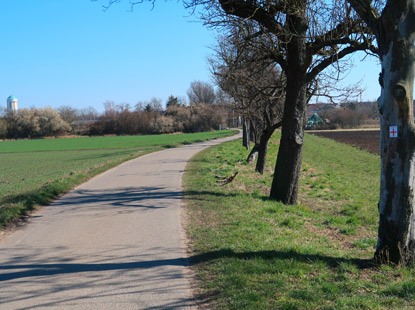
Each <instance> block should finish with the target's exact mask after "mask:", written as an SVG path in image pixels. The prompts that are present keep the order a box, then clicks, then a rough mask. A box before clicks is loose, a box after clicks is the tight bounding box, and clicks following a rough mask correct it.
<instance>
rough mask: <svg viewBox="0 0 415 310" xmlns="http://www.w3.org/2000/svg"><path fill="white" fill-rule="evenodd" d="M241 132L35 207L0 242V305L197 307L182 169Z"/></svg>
mask: <svg viewBox="0 0 415 310" xmlns="http://www.w3.org/2000/svg"><path fill="white" fill-rule="evenodd" d="M238 137H239V135H237V136H232V137H228V138H223V139H218V140H212V141H207V142H202V143H198V144H192V145H187V146H183V147H179V148H174V149H168V150H164V151H159V152H156V153H152V154H148V155H145V156H142V157H139V158H137V159H133V160H131V161H128V162H126V163H124V164H122V165H120V166H118V167H116V168H113V169H111V170H109V171H107V172H105V173H103V174H101V175H99V176H97V177H95V178H93V179H91V180H90V181H88V182H87V183H84V184H83V185H81V186H79V187H77V188H75V189H74V190H73V191H71V192H69V193H68V194H66V195H64V196H63V197H62V198H60V199H58V200H56V201H55V202H54V203H52V204H51V205H50V206H48V207H45V208H42V209H41V210H40V211H38V212H36V213H35V214H34V215H33V216H32V217H31V218H30V219H29V223H28V224H27V225H24V226H23V227H22V228H21V229H19V230H17V231H15V232H14V233H12V234H10V235H8V236H6V237H3V238H2V240H1V241H0V309H2V310H8V309H13V310H17V309H71V310H72V309H97V310H104V309H108V310H109V309H111V310H114V309H123V310H124V309H146V310H154V309H193V306H192V292H191V289H190V283H189V280H190V279H189V276H188V273H186V266H187V259H186V250H185V245H184V240H183V234H182V227H181V219H180V207H181V205H182V187H181V179H182V175H183V171H184V169H185V166H186V164H187V162H188V160H189V159H190V158H191V157H192V156H193V155H194V154H196V153H197V152H199V151H200V150H202V149H204V148H207V147H209V146H212V145H216V144H219V143H221V142H225V141H229V140H232V139H236V138H238Z"/></svg>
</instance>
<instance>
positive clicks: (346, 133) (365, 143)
mask: <svg viewBox="0 0 415 310" xmlns="http://www.w3.org/2000/svg"><path fill="white" fill-rule="evenodd" d="M307 133H309V134H311V135H315V136H319V137H323V138H328V139H333V140H335V141H337V142H341V143H346V144H351V145H353V146H355V147H357V148H360V149H362V150H366V151H368V152H370V153H374V154H378V155H380V150H379V141H380V131H379V130H331V131H328V130H325V131H317V130H316V131H311V132H307Z"/></svg>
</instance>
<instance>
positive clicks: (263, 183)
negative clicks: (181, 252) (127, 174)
mask: <svg viewBox="0 0 415 310" xmlns="http://www.w3.org/2000/svg"><path fill="white" fill-rule="evenodd" d="M278 139H279V136H278V133H277V134H276V135H274V136H273V139H272V142H271V144H270V154H269V157H268V158H269V161H268V165H267V169H266V171H265V173H264V175H263V176H260V175H258V174H256V173H255V172H254V168H253V167H252V166H250V165H248V164H247V163H246V162H245V160H244V159H245V157H246V155H247V151H246V150H244V149H243V148H242V147H241V146H240V141H234V142H230V143H227V144H224V145H220V146H218V147H214V148H212V149H209V150H206V151H203V152H201V153H199V154H198V155H197V156H196V157H195V158H194V159H193V161H192V162H191V163H190V164H189V165H188V167H187V170H188V173H187V174H186V176H185V180H184V184H185V197H186V200H187V207H186V208H187V215H188V218H189V221H188V223H189V224H188V227H187V233H188V236H189V238H190V242H191V247H192V251H193V252H192V253H193V254H192V256H191V263H192V265H193V266H194V268H195V269H196V272H197V275H198V278H199V279H200V291H199V293H200V295H201V297H203V299H204V302H205V303H206V304H207V307H209V308H211V309H238V310H241V309H287V310H288V309H290V310H293V309H414V307H415V299H414V297H415V271H414V270H413V269H411V268H401V267H390V266H381V267H376V266H374V265H373V264H371V259H372V257H373V254H374V250H375V246H376V235H377V224H378V214H377V200H378V188H379V165H380V163H379V160H380V159H379V157H378V156H376V155H373V154H370V153H367V152H364V151H361V150H358V149H356V148H353V147H351V146H348V145H344V144H340V143H336V142H334V141H332V140H328V139H323V138H319V137H315V136H309V135H307V136H306V138H305V147H304V153H303V168H302V175H301V181H300V187H301V190H300V197H299V204H298V205H292V206H285V205H283V204H280V203H276V202H274V201H270V200H268V198H267V197H268V191H269V188H270V185H271V184H270V182H271V180H272V172H273V165H274V163H275V162H274V160H275V158H276V152H277V148H278V143H279V140H278ZM271 159H272V160H271ZM236 171H238V172H239V174H238V176H237V177H236V179H235V180H234V182H232V183H230V184H228V185H225V186H221V185H220V184H219V183H217V182H216V179H215V175H219V176H229V175H232V174H233V173H234V172H236Z"/></svg>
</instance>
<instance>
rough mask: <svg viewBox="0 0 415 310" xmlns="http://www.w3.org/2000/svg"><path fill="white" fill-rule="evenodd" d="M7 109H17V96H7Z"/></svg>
mask: <svg viewBox="0 0 415 310" xmlns="http://www.w3.org/2000/svg"><path fill="white" fill-rule="evenodd" d="M7 110H9V111H17V98H16V97H15V96H13V95H11V96H9V97H8V98H7Z"/></svg>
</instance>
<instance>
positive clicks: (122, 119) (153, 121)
mask: <svg viewBox="0 0 415 310" xmlns="http://www.w3.org/2000/svg"><path fill="white" fill-rule="evenodd" d="M227 110H228V109H227V108H225V107H224V106H223V105H208V104H203V103H200V104H192V105H190V106H186V105H182V104H178V103H174V104H169V105H168V106H167V109H166V111H163V110H162V108H161V104H148V105H146V106H145V107H144V108H141V106H140V107H138V108H136V110H134V111H130V107H129V106H128V105H118V106H116V105H115V104H113V103H112V102H107V103H106V104H105V112H104V113H102V114H101V115H98V113H96V112H94V111H92V110H91V111H86V110H85V111H84V110H81V111H78V110H76V109H73V108H70V107H66V106H65V107H61V108H59V109H58V111H59V112H57V111H55V110H54V109H52V108H44V109H21V110H19V111H18V112H11V111H6V112H4V113H3V117H0V138H2V139H4V138H7V139H18V138H41V137H47V136H62V135H67V134H77V135H107V134H116V135H136V134H165V133H173V132H186V133H193V132H202V131H210V130H217V129H218V128H219V125H225V124H226V117H225V116H226V115H227ZM223 127H226V126H223Z"/></svg>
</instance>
